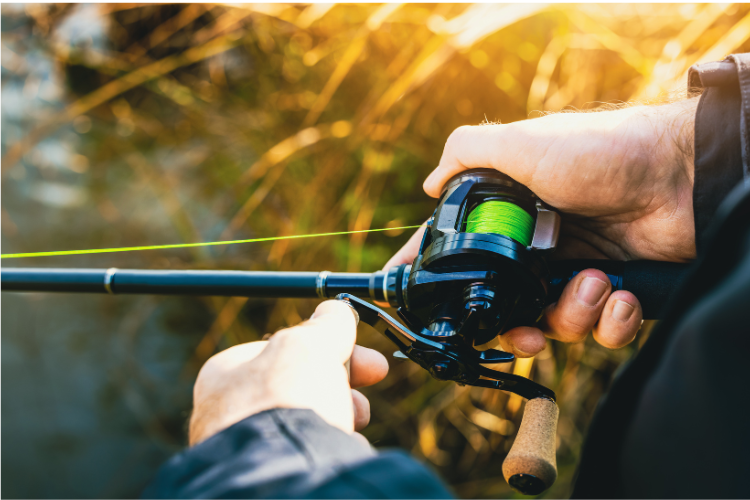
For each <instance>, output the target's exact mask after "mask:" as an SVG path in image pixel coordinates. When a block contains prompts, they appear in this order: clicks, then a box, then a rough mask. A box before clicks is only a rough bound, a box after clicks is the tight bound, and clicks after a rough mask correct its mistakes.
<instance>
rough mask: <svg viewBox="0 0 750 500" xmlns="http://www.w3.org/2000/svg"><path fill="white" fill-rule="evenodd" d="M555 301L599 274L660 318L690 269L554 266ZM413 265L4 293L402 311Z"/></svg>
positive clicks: (16, 273)
mask: <svg viewBox="0 0 750 500" xmlns="http://www.w3.org/2000/svg"><path fill="white" fill-rule="evenodd" d="M549 266H550V280H549V285H550V286H549V292H548V300H547V301H548V302H554V301H556V300H557V299H558V298H559V297H560V294H561V293H562V290H563V288H564V287H565V284H566V283H567V282H568V281H570V279H572V278H573V277H574V276H575V275H576V274H578V273H579V272H580V271H582V270H584V269H588V268H594V269H600V270H601V271H603V272H605V273H606V274H607V275H608V276H609V279H610V281H611V282H612V288H613V290H628V291H630V292H632V293H633V294H634V295H635V296H636V297H638V300H639V301H640V302H641V306H642V307H643V317H644V319H659V317H660V312H661V309H662V308H663V306H664V304H665V303H666V302H667V300H668V298H669V295H670V294H671V292H672V290H674V289H675V287H676V286H678V285H679V283H680V280H681V278H682V275H683V273H684V272H685V270H686V269H687V264H675V263H671V262H657V261H627V262H622V261H610V260H566V261H554V262H550V263H549ZM408 275H409V266H406V268H405V269H402V268H401V266H398V267H394V268H392V269H390V270H388V271H378V272H375V273H330V272H327V271H323V272H320V273H316V272H265V271H159V270H127V269H114V268H112V269H51V268H8V267H6V268H2V269H1V270H0V289H2V290H3V291H9V292H74V293H110V294H156V295H222V296H236V297H259V298H314V297H318V298H322V299H328V298H333V297H335V296H336V295H338V294H339V293H350V294H352V295H354V296H356V297H361V298H368V299H371V300H378V301H383V302H389V303H390V304H391V305H392V306H398V305H402V304H399V300H401V297H402V293H401V292H402V291H403V290H402V288H403V287H401V286H399V285H402V284H403V282H404V281H405V280H404V278H406V277H408Z"/></svg>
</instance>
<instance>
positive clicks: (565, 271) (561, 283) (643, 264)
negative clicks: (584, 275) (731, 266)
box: [547, 259, 688, 319]
mask: <svg viewBox="0 0 750 500" xmlns="http://www.w3.org/2000/svg"><path fill="white" fill-rule="evenodd" d="M549 268H550V280H549V285H550V286H549V292H548V294H547V301H548V302H555V301H557V299H559V298H560V295H561V294H562V291H563V289H564V288H565V285H566V284H567V283H568V281H570V280H571V279H573V277H574V276H575V275H576V274H578V273H579V272H581V271H583V270H584V269H589V268H593V269H599V270H600V271H603V272H604V273H605V274H606V275H607V276H608V277H609V280H610V282H612V290H613V291H615V290H627V291H629V292H632V293H633V295H635V296H636V297H637V298H638V301H639V302H640V303H641V307H642V308H643V319H661V315H662V312H663V310H664V306H665V304H666V303H667V302H668V301H669V297H670V296H671V294H672V293H673V292H674V290H675V289H676V288H677V287H678V286H679V284H680V282H681V281H682V278H683V276H684V275H685V273H686V272H687V269H688V264H678V263H675V262H661V261H651V260H631V261H615V260H597V259H578V260H560V261H553V262H550V263H549Z"/></svg>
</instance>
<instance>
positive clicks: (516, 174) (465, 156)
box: [386, 99, 698, 357]
mask: <svg viewBox="0 0 750 500" xmlns="http://www.w3.org/2000/svg"><path fill="white" fill-rule="evenodd" d="M697 101H698V100H697V99H690V100H685V101H681V102H677V103H672V104H665V105H660V106H639V107H632V108H625V109H619V110H616V111H605V112H598V113H561V114H556V115H549V116H545V117H543V118H538V119H534V120H526V121H521V122H515V123H511V124H508V125H482V126H476V127H461V128H459V129H457V130H456V131H455V132H453V134H451V136H450V137H449V138H448V141H447V143H446V145H445V150H444V151H443V156H442V158H441V160H440V164H439V165H438V167H437V168H436V169H435V170H434V171H433V172H432V174H430V176H429V177H428V178H427V180H426V181H425V183H424V189H425V191H426V192H427V194H429V195H430V196H433V197H438V196H440V193H441V190H442V188H443V186H444V184H445V183H446V182H447V181H448V179H450V178H451V177H452V176H454V175H456V174H458V173H459V172H462V171H463V170H468V169H474V168H494V169H497V170H499V171H501V172H503V173H505V174H507V175H509V176H510V177H512V178H513V179H515V180H516V181H518V182H521V183H522V184H524V185H526V186H528V187H529V188H530V189H531V190H532V191H533V192H534V193H536V195H537V196H539V197H540V198H541V199H542V200H543V201H545V202H546V203H548V204H549V205H551V206H553V207H555V208H557V209H558V210H559V211H560V212H561V215H562V226H561V234H560V242H559V244H558V249H557V251H556V252H555V258H556V259H575V258H579V259H580V258H594V259H597V258H599V259H615V260H630V259H649V260H665V261H675V262H686V261H688V260H690V259H692V258H694V257H695V252H696V250H695V228H694V220H693V203H692V200H693V197H692V195H693V177H694V175H693V174H694V165H693V153H692V151H693V123H694V117H695V108H696V106H697ZM423 232H424V229H421V230H419V231H418V232H417V234H415V235H414V236H413V237H412V239H410V240H409V242H408V243H407V244H406V245H405V246H404V248H402V249H401V250H400V251H399V252H398V253H397V254H396V255H395V256H394V257H393V258H392V259H391V260H390V261H389V262H388V264H386V267H390V266H394V265H399V264H404V263H411V262H412V261H413V260H414V258H415V257H416V255H417V252H418V250H419V244H420V241H421V238H422V234H423ZM610 292H611V286H610V284H609V280H608V279H607V276H606V275H605V274H604V273H603V272H601V271H598V270H596V269H588V270H585V271H583V272H581V273H580V274H578V275H577V276H576V277H575V278H574V279H573V280H572V281H571V282H570V283H569V284H568V285H567V287H566V288H565V291H564V292H563V294H562V296H561V298H560V300H559V301H558V302H557V303H555V304H551V305H550V306H549V307H548V308H547V310H546V311H545V315H544V318H543V320H542V322H541V323H540V324H539V325H537V326H538V328H532V327H524V328H515V329H513V330H511V331H509V332H507V333H506V334H504V335H503V336H501V337H500V342H501V345H502V346H503V348H505V349H506V350H509V351H511V352H513V353H514V354H516V355H517V356H520V357H529V356H533V355H534V354H536V353H538V352H540V351H541V350H542V349H544V347H545V344H546V341H545V336H547V337H550V338H553V339H557V340H562V341H565V342H578V341H581V340H583V339H584V338H585V336H586V334H587V333H588V332H589V331H591V330H592V329H593V331H594V338H596V340H597V341H598V342H599V343H600V344H602V345H604V346H606V347H610V348H617V347H622V346H624V345H626V344H628V343H629V342H631V341H632V340H633V338H635V334H636V332H637V331H638V328H639V326H640V324H641V318H642V313H641V306H640V304H639V303H638V300H637V299H636V298H635V296H634V295H633V294H631V293H630V292H626V291H616V292H614V293H610Z"/></svg>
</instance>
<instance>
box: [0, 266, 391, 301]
mask: <svg viewBox="0 0 750 500" xmlns="http://www.w3.org/2000/svg"><path fill="white" fill-rule="evenodd" d="M1 276H2V280H1V281H0V287H1V288H2V290H3V291H16V292H79V293H113V294H155V295H220V296H236V297H265V298H281V297H288V298H310V297H320V298H329V297H333V296H335V295H336V294H337V293H341V292H347V293H351V294H352V295H356V296H358V297H369V296H370V281H371V276H372V275H371V274H366V273H315V272H265V271H151V270H125V269H122V270H116V269H110V270H108V269H44V268H42V269H25V268H4V269H2V272H1ZM327 284H328V285H329V286H326V285H327ZM381 286H382V285H381ZM108 287H109V289H108Z"/></svg>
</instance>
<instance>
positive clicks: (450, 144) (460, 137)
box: [446, 125, 472, 150]
mask: <svg viewBox="0 0 750 500" xmlns="http://www.w3.org/2000/svg"><path fill="white" fill-rule="evenodd" d="M471 130H472V127H471V126H470V125H462V126H461V127H458V128H457V129H455V130H454V131H453V132H451V135H449V136H448V140H447V141H446V149H450V150H453V149H456V148H458V147H460V146H461V145H462V144H463V143H464V142H465V141H466V137H467V136H468V135H469V134H470V133H471Z"/></svg>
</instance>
